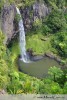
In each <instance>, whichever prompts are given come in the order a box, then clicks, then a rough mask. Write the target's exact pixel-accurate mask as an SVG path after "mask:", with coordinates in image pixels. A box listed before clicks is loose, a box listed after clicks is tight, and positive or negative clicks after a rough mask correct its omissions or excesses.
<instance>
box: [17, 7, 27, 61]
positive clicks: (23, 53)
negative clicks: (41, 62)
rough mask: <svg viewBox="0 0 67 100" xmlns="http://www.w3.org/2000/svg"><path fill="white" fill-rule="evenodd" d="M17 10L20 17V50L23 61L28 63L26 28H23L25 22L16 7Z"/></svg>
mask: <svg viewBox="0 0 67 100" xmlns="http://www.w3.org/2000/svg"><path fill="white" fill-rule="evenodd" d="M16 10H17V14H18V15H19V16H20V20H19V44H20V50H21V60H23V62H25V63H27V62H28V57H27V54H26V48H25V45H26V41H25V31H24V26H23V21H22V18H21V14H20V11H19V9H18V8H17V7H16Z"/></svg>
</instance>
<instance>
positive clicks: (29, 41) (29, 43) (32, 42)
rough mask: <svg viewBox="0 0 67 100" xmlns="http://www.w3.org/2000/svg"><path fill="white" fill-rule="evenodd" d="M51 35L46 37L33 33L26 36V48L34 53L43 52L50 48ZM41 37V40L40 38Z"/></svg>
mask: <svg viewBox="0 0 67 100" xmlns="http://www.w3.org/2000/svg"><path fill="white" fill-rule="evenodd" d="M51 38H52V36H49V37H46V36H43V35H42V34H33V35H31V36H29V35H28V36H27V37H26V48H27V49H30V48H31V49H32V50H33V51H34V54H44V53H45V52H49V51H50V50H51V48H52V47H51V43H50V40H51ZM41 39H43V40H41Z"/></svg>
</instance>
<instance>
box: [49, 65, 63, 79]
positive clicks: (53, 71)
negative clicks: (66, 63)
mask: <svg viewBox="0 0 67 100" xmlns="http://www.w3.org/2000/svg"><path fill="white" fill-rule="evenodd" d="M48 74H49V75H50V77H51V79H52V80H53V81H57V79H58V78H60V77H61V76H62V75H63V71H62V70H61V69H60V68H59V67H55V66H53V67H50V69H49V71H48Z"/></svg>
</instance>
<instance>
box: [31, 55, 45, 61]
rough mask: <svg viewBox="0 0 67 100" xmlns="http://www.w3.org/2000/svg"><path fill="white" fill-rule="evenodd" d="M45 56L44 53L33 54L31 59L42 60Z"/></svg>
mask: <svg viewBox="0 0 67 100" xmlns="http://www.w3.org/2000/svg"><path fill="white" fill-rule="evenodd" d="M43 58H44V56H42V55H37V56H32V57H31V61H38V60H41V59H43Z"/></svg>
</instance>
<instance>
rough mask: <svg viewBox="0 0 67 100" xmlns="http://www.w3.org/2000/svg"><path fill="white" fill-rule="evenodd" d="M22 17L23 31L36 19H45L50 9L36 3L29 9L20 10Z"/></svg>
mask: <svg viewBox="0 0 67 100" xmlns="http://www.w3.org/2000/svg"><path fill="white" fill-rule="evenodd" d="M20 10H21V14H22V17H23V21H24V25H25V29H30V28H31V26H32V23H33V22H34V21H35V20H36V19H37V18H39V19H42V18H44V17H46V16H47V15H48V14H49V13H50V12H51V9H50V8H49V7H47V5H45V4H44V3H39V2H36V3H35V4H33V5H32V6H30V7H25V8H24V9H22V8H21V9H20Z"/></svg>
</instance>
